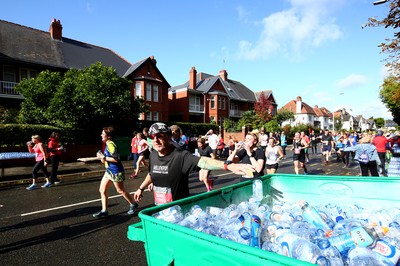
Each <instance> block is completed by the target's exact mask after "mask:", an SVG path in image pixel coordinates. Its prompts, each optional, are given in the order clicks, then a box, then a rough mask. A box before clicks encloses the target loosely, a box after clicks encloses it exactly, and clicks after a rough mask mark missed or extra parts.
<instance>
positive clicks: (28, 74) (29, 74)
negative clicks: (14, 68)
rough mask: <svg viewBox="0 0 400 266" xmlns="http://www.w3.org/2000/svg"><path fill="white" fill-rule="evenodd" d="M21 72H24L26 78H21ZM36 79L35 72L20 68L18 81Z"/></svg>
mask: <svg viewBox="0 0 400 266" xmlns="http://www.w3.org/2000/svg"><path fill="white" fill-rule="evenodd" d="M22 71H26V76H25V77H23V76H22ZM36 77H37V71H36V70H35V69H30V68H20V70H19V80H21V81H22V80H23V79H31V78H36Z"/></svg>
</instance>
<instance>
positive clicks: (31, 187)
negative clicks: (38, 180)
mask: <svg viewBox="0 0 400 266" xmlns="http://www.w3.org/2000/svg"><path fill="white" fill-rule="evenodd" d="M38 188H39V187H38V185H36V184H32V185H30V186H29V187H27V188H26V189H27V190H34V189H38Z"/></svg>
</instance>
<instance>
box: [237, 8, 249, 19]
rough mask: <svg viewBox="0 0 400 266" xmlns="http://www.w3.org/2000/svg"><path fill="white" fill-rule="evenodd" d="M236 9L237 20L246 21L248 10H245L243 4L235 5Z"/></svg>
mask: <svg viewBox="0 0 400 266" xmlns="http://www.w3.org/2000/svg"><path fill="white" fill-rule="evenodd" d="M236 11H237V13H238V17H239V20H241V21H244V22H247V18H248V17H249V15H250V12H249V11H247V10H246V9H245V8H244V7H243V6H237V7H236Z"/></svg>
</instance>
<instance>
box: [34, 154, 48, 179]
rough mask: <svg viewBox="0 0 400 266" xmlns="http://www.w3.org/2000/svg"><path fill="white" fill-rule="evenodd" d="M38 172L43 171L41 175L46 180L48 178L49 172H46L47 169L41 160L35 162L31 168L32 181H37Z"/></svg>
mask: <svg viewBox="0 0 400 266" xmlns="http://www.w3.org/2000/svg"><path fill="white" fill-rule="evenodd" d="M40 170H42V171H43V173H44V175H45V176H46V178H48V177H49V176H50V175H49V172H47V168H46V167H45V166H44V159H43V160H41V161H38V162H36V164H35V165H34V166H33V169H32V177H33V179H35V180H36V179H37V176H38V172H39V171H40Z"/></svg>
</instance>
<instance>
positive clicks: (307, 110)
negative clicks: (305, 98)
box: [281, 100, 317, 116]
mask: <svg viewBox="0 0 400 266" xmlns="http://www.w3.org/2000/svg"><path fill="white" fill-rule="evenodd" d="M296 104H297V102H296V101H295V100H291V101H289V102H288V103H287V104H285V105H284V106H283V107H282V108H281V109H286V110H289V111H292V112H293V113H295V114H299V113H296ZM300 114H311V115H315V116H316V115H317V114H316V113H315V111H314V109H313V108H312V107H311V106H309V105H308V104H306V103H305V102H301V112H300Z"/></svg>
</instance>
